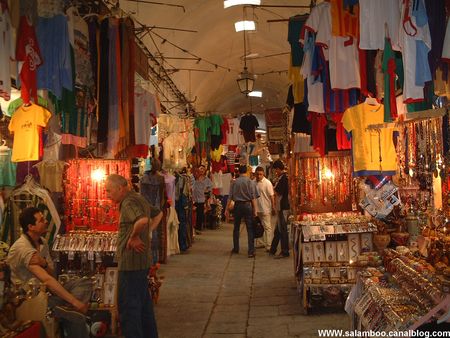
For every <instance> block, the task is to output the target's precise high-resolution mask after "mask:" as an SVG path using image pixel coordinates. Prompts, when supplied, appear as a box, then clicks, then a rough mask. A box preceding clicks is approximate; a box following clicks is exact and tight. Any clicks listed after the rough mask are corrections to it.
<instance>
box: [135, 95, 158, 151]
mask: <svg viewBox="0 0 450 338" xmlns="http://www.w3.org/2000/svg"><path fill="white" fill-rule="evenodd" d="M154 105H155V104H154V95H152V94H151V93H150V92H148V91H146V90H145V89H143V88H142V87H136V88H135V92H134V106H135V111H134V134H135V142H136V144H137V145H140V144H148V143H149V140H150V133H151V128H152V119H151V117H150V114H151V113H152V112H154V109H153V110H152V108H154Z"/></svg>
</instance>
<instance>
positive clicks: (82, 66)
mask: <svg viewBox="0 0 450 338" xmlns="http://www.w3.org/2000/svg"><path fill="white" fill-rule="evenodd" d="M66 14H67V20H68V26H69V36H71V39H72V40H71V41H70V42H71V44H72V47H73V50H74V54H75V74H76V77H75V83H76V84H78V85H84V86H92V85H94V77H93V74H92V65H91V55H90V51H89V27H88V24H87V22H86V21H84V20H83V18H82V17H81V16H80V15H79V14H78V10H77V9H76V8H75V7H70V8H69V9H68V10H67V11H66Z"/></svg>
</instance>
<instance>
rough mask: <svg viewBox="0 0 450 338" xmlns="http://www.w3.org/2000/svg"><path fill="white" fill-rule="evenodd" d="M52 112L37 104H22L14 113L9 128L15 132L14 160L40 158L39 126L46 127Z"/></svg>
mask: <svg viewBox="0 0 450 338" xmlns="http://www.w3.org/2000/svg"><path fill="white" fill-rule="evenodd" d="M50 117H51V113H50V112H49V111H48V110H47V109H45V108H43V107H41V106H38V105H36V104H31V105H30V106H28V107H25V106H22V107H20V108H19V109H17V111H16V112H15V113H14V115H13V117H12V118H11V121H10V122H9V126H8V129H9V131H10V132H12V133H14V144H13V152H12V161H14V162H24V161H36V160H38V159H39V129H38V128H39V127H45V126H46V125H47V123H48V120H49V119H50Z"/></svg>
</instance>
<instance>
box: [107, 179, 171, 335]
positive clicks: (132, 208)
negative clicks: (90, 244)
mask: <svg viewBox="0 0 450 338" xmlns="http://www.w3.org/2000/svg"><path fill="white" fill-rule="evenodd" d="M105 188H106V194H107V196H108V198H109V199H111V200H112V201H113V202H115V203H118V204H119V208H120V219H119V233H118V239H117V252H116V259H117V261H118V265H119V268H118V269H119V281H118V307H119V318H120V324H121V327H122V334H123V335H124V336H125V337H126V338H143V337H152V338H155V337H158V330H157V328H156V320H155V315H154V312H153V303H152V299H151V297H150V294H149V291H148V280H147V274H148V271H149V268H150V265H151V261H152V259H151V254H150V253H151V251H150V250H151V248H150V232H151V231H152V230H154V229H155V228H156V227H157V226H158V224H159V222H160V221H161V218H162V216H163V213H162V212H161V211H160V210H159V209H157V208H155V207H152V206H151V205H150V204H149V203H148V202H147V200H146V199H145V198H144V197H142V196H141V195H139V194H138V193H136V192H134V191H131V190H130V189H129V187H128V181H127V180H126V179H125V178H124V177H123V176H120V175H116V174H113V175H109V176H108V177H107V179H106V184H105Z"/></svg>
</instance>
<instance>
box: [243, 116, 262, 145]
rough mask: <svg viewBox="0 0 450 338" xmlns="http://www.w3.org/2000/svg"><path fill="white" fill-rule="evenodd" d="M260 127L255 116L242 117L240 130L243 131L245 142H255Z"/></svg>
mask: <svg viewBox="0 0 450 338" xmlns="http://www.w3.org/2000/svg"><path fill="white" fill-rule="evenodd" d="M257 127H259V123H258V119H257V118H256V116H255V115H253V114H245V115H244V116H242V117H241V122H240V123H239V128H241V129H242V131H243V134H244V140H245V142H255V141H256V135H255V130H256V128H257Z"/></svg>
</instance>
